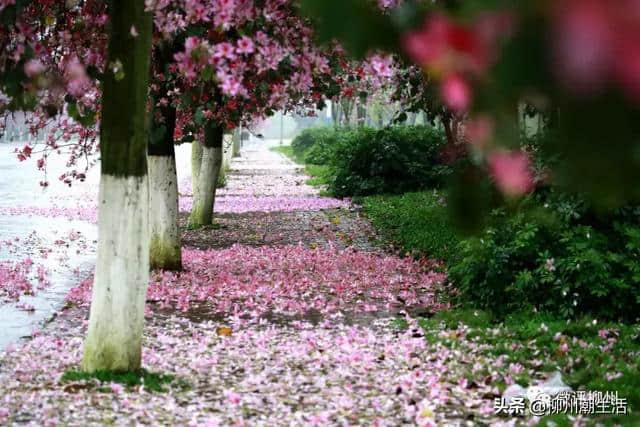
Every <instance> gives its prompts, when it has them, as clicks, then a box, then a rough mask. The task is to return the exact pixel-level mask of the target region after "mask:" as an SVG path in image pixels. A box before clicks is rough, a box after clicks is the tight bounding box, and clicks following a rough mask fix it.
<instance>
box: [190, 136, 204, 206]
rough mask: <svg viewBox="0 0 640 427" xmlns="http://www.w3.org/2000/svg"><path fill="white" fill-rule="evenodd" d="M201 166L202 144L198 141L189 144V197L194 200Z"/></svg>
mask: <svg viewBox="0 0 640 427" xmlns="http://www.w3.org/2000/svg"><path fill="white" fill-rule="evenodd" d="M201 165H202V144H201V143H200V142H199V141H193V142H192V143H191V196H192V197H193V198H194V199H195V198H196V194H197V193H198V177H199V176H200V166H201Z"/></svg>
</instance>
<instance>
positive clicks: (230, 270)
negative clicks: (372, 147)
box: [69, 246, 446, 319]
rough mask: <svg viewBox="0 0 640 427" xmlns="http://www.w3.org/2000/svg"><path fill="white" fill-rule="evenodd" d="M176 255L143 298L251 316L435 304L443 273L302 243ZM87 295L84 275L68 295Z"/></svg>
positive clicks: (83, 301) (81, 300)
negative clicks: (178, 259)
mask: <svg viewBox="0 0 640 427" xmlns="http://www.w3.org/2000/svg"><path fill="white" fill-rule="evenodd" d="M182 256H183V263H184V271H182V272H180V273H173V272H155V273H154V274H153V277H152V280H151V283H150V285H149V290H148V293H147V301H148V302H149V304H157V305H159V306H160V307H161V308H168V307H170V308H175V309H178V310H181V311H183V312H189V311H195V310H198V311H200V312H202V311H203V307H204V308H206V311H209V312H210V313H211V314H212V315H218V316H224V315H229V314H233V315H234V316H240V317H242V318H252V319H256V318H260V317H265V316H268V317H269V318H296V317H305V316H318V315H320V316H322V317H325V316H329V315H340V316H345V315H349V314H350V315H353V314H354V313H374V312H375V313H387V315H390V314H392V313H393V314H395V313H397V312H398V311H399V310H408V309H415V308H429V309H431V310H437V309H441V308H442V305H441V304H438V303H437V301H436V295H435V291H436V290H437V289H438V288H439V286H440V285H441V284H442V282H443V281H444V280H445V279H446V276H445V275H444V274H443V273H437V272H433V271H424V269H423V268H422V267H421V265H420V264H419V263H418V262H416V261H413V260H411V259H409V258H404V259H402V258H397V257H395V256H382V255H378V254H374V253H371V252H360V251H354V250H341V251H339V250H335V249H309V248H305V247H303V246H284V247H278V248H272V247H269V246H263V247H257V248H255V247H246V246H232V247H231V248H228V249H222V250H208V251H202V250H189V249H185V250H183V253H182ZM90 299H91V282H90V281H85V282H83V283H82V284H81V285H80V286H79V287H77V288H74V289H73V290H72V291H71V293H70V295H69V301H70V302H72V303H75V304H79V305H87V306H88V305H89V303H90Z"/></svg>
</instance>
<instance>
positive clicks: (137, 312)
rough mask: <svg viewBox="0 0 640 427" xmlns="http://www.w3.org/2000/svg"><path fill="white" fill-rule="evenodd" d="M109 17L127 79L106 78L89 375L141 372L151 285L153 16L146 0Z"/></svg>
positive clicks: (115, 1) (117, 3)
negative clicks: (149, 159) (149, 99)
mask: <svg viewBox="0 0 640 427" xmlns="http://www.w3.org/2000/svg"><path fill="white" fill-rule="evenodd" d="M109 16H110V21H109V22H110V27H109V49H108V56H107V64H111V63H119V64H122V72H123V73H124V74H123V75H120V74H117V75H116V74H114V73H113V72H111V71H107V72H106V73H105V77H104V81H103V95H102V119H101V126H100V149H101V179H100V193H99V200H100V201H99V217H98V256H97V262H96V273H95V278H94V283H93V294H92V298H91V310H90V314H89V330H88V333H87V339H86V341H85V344H84V358H83V363H82V364H83V369H84V370H85V371H87V372H95V371H103V370H105V371H116V372H127V371H137V370H139V369H140V358H141V342H142V329H143V325H144V306H145V299H146V291H147V285H148V282H149V211H148V204H149V188H148V185H149V183H148V178H147V153H146V146H147V138H148V134H147V126H146V124H147V123H146V122H147V120H146V118H147V114H146V101H147V88H148V83H149V59H150V53H151V15H150V14H149V13H146V12H145V5H144V0H111V1H110V3H109ZM132 27H135V29H136V32H137V36H135V37H134V36H132V34H131V33H132V32H131V28H132Z"/></svg>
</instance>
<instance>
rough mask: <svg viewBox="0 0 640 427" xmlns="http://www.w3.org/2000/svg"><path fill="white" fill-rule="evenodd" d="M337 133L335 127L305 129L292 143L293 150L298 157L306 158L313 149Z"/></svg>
mask: <svg viewBox="0 0 640 427" xmlns="http://www.w3.org/2000/svg"><path fill="white" fill-rule="evenodd" d="M336 132H337V131H336V129H334V128H333V127H317V128H309V129H305V130H303V131H302V132H300V134H299V135H298V136H296V137H295V138H294V140H293V141H291V148H293V151H294V153H295V154H296V155H298V156H304V155H305V154H306V153H307V151H308V150H309V149H310V148H311V147H313V146H314V145H315V144H318V143H319V142H321V141H324V140H325V139H326V138H331V137H332V136H333V135H335V134H336Z"/></svg>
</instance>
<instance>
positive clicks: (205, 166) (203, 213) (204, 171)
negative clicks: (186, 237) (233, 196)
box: [189, 146, 223, 226]
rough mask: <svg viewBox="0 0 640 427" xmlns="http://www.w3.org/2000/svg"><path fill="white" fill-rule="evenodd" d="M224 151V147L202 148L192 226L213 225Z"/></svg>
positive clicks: (194, 197)
mask: <svg viewBox="0 0 640 427" xmlns="http://www.w3.org/2000/svg"><path fill="white" fill-rule="evenodd" d="M222 151H223V149H222V147H204V146H203V147H202V163H201V165H200V172H199V174H198V180H197V186H198V191H197V193H196V192H194V195H193V206H192V208H191V216H190V217H189V224H190V225H192V226H202V225H210V224H212V221H213V203H214V201H215V197H216V183H217V182H218V175H219V173H220V167H221V166H222V156H223V153H222Z"/></svg>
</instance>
